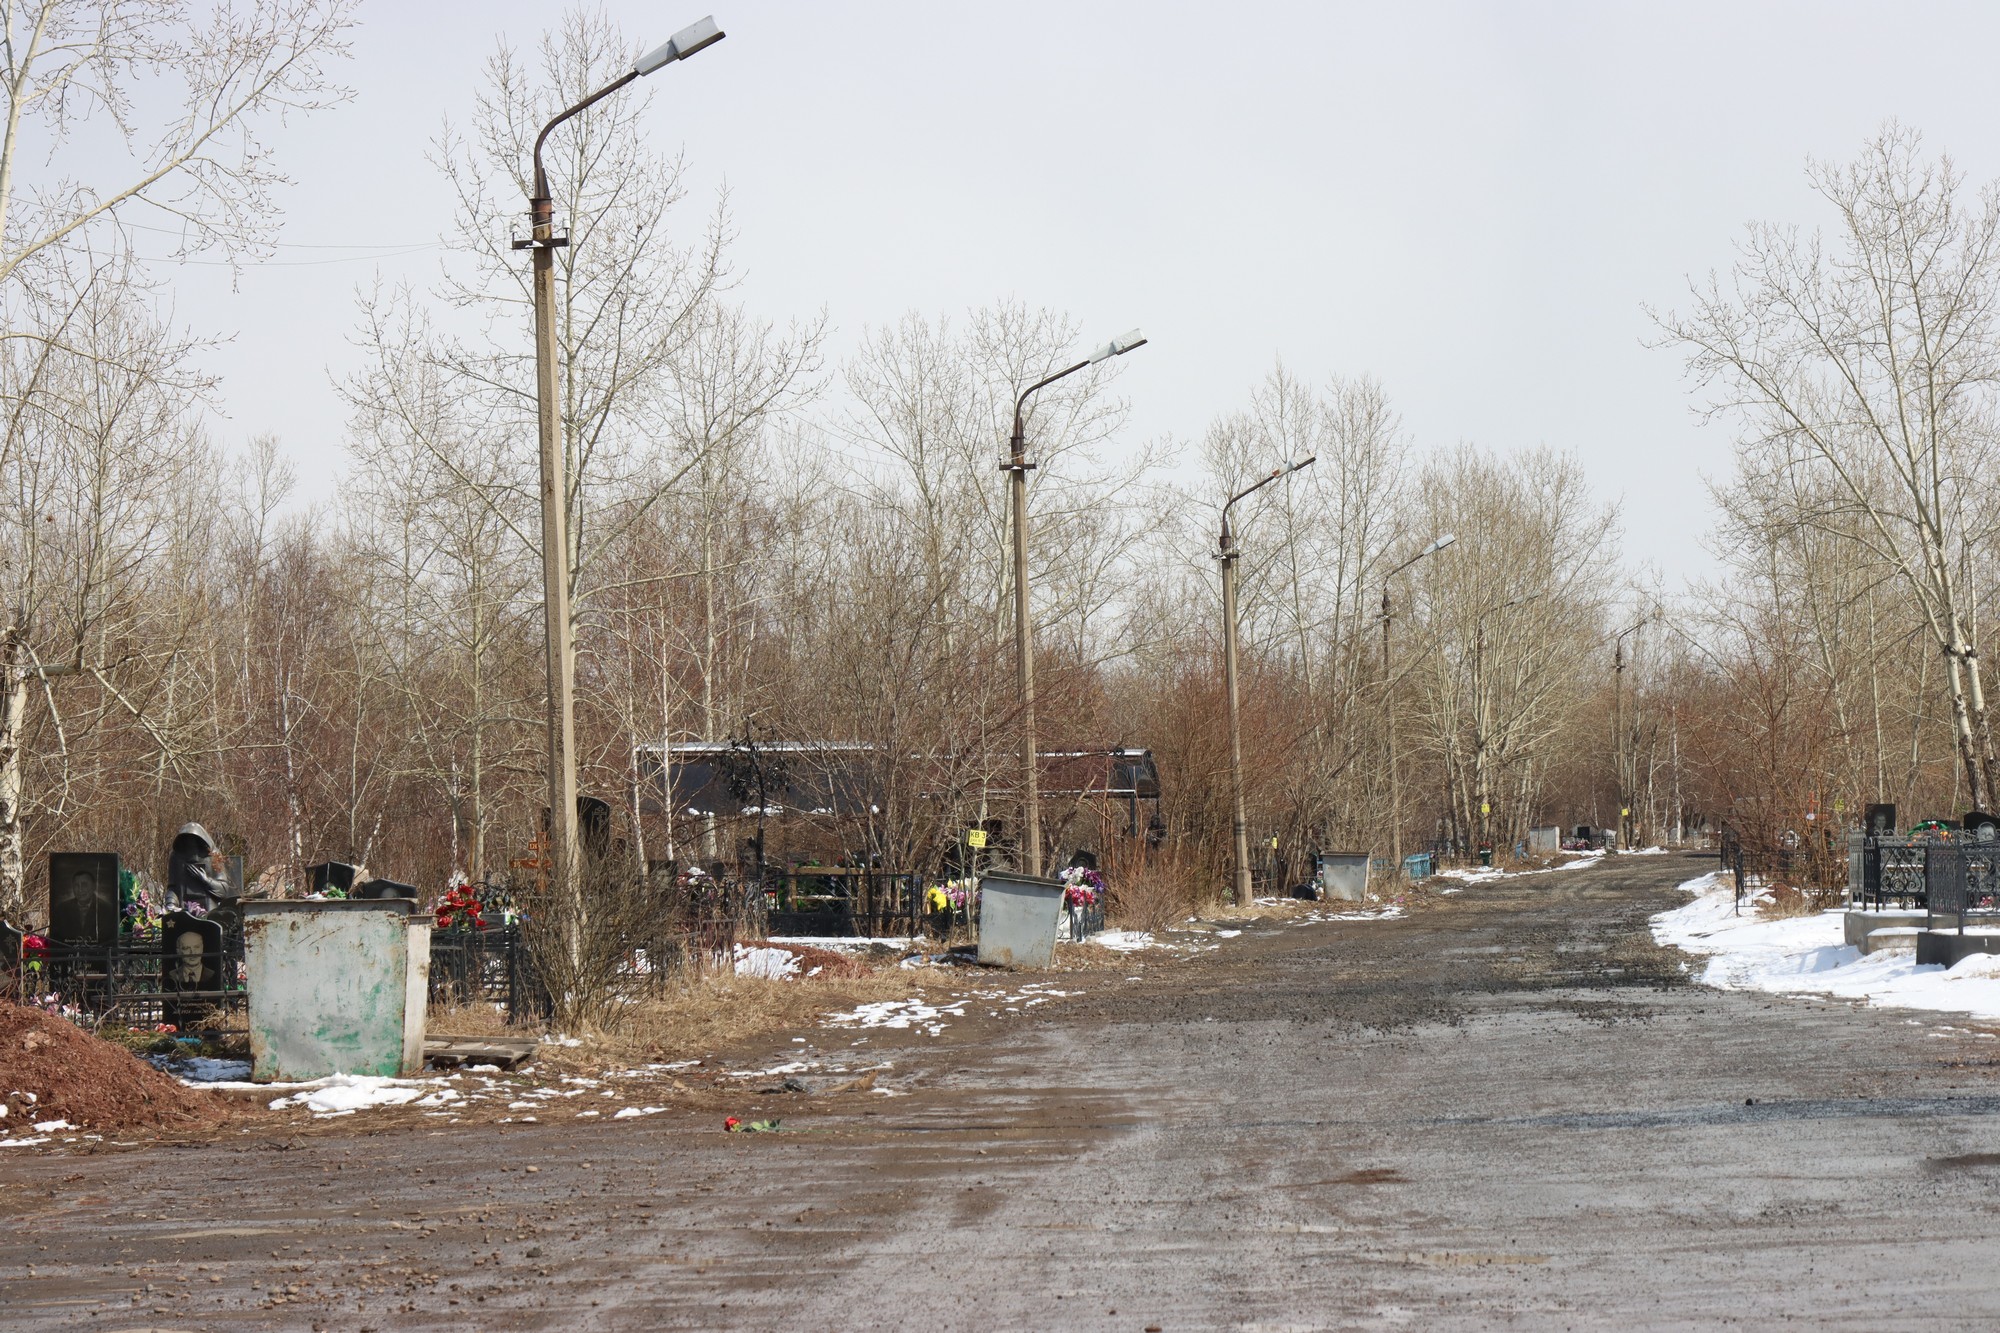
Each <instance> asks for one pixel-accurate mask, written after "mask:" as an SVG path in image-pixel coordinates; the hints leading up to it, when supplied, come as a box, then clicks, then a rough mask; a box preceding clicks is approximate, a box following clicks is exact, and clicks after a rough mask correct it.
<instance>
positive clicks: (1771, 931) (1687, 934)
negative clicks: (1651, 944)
mask: <svg viewBox="0 0 2000 1333" xmlns="http://www.w3.org/2000/svg"><path fill="white" fill-rule="evenodd" d="M1681 888H1682V889H1683V890H1685V891H1687V892H1689V893H1692V894H1694V895H1695V897H1694V900H1693V901H1692V902H1689V903H1688V904H1686V905H1685V906H1683V907H1676V908H1674V909H1673V910H1672V911H1667V912H1662V913H1660V914H1659V915H1658V916H1655V917H1654V918H1653V939H1654V940H1655V941H1656V942H1658V943H1660V944H1664V945H1669V946H1672V947H1674V948H1678V949H1682V950H1685V951H1686V952H1688V953H1693V954H1704V955H1707V957H1708V962H1707V963H1706V965H1705V966H1704V967H1703V968H1702V970H1701V972H1700V974H1699V975H1700V980H1701V981H1702V983H1703V984H1704V985H1709V986H1715V987H1717V988H1719V989H1722V990H1755V991H1764V992H1767V993H1769V994H1774V995H1784V994H1813V995H1836V996H1840V997H1841V998H1843V999H1850V1000H1862V1001H1865V1002H1867V1003H1869V1004H1875V1005H1882V1006H1885V1007H1889V1008H1897V1009H1938V1010H1945V1011H1949V1012H1954V1013H1963V1014H1970V1015H1972V1016H1973V1017H1975V1018H2000V955H1976V956H1974V957H1971V958H1967V959H1965V960H1964V961H1962V962H1960V963H1959V964H1958V965H1957V966H1955V967H1950V968H1946V967H1941V966H1936V965H1930V966H1925V967H1919V966H1917V961H1916V955H1915V954H1914V953H1912V952H1911V951H1909V950H1907V949H1901V950H1883V951H1881V952H1877V953H1872V954H1868V955H1866V956H1865V957H1864V956H1863V955H1862V953H1861V951H1860V950H1859V949H1856V948H1855V947H1853V946H1852V945H1850V944H1847V943H1846V942H1845V940H1844V938H1843V934H1844V932H1843V929H1842V914H1841V912H1839V911H1838V910H1834V911H1828V912H1819V913H1816V914H1814V915H1812V916H1795V917H1782V918H1779V919H1776V920H1766V919H1764V918H1761V917H1758V916H1756V915H1754V914H1753V912H1754V905H1753V903H1752V902H1750V901H1749V900H1746V901H1745V902H1744V904H1743V915H1742V916H1740V917H1739V916H1737V915H1736V914H1735V902H1736V896H1735V890H1734V888H1733V886H1732V883H1731V881H1730V879H1729V878H1728V877H1727V876H1725V875H1722V874H1720V873H1716V874H1709V875H1703V876H1702V877H1701V878H1699V879H1692V880H1689V881H1688V882H1687V883H1685V884H1683V885H1681Z"/></svg>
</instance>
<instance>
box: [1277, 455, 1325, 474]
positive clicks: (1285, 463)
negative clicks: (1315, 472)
mask: <svg viewBox="0 0 2000 1333" xmlns="http://www.w3.org/2000/svg"><path fill="white" fill-rule="evenodd" d="M1317 462H1319V455H1318V454H1314V455H1313V456H1312V457H1311V458H1301V459H1300V460H1299V461H1298V462H1296V463H1294V462H1293V461H1292V460H1291V459H1289V458H1287V459H1284V460H1282V461H1281V462H1280V463H1279V464H1278V471H1279V472H1297V471H1299V470H1300V469H1301V468H1309V467H1311V466H1312V465H1313V464H1314V463H1317Z"/></svg>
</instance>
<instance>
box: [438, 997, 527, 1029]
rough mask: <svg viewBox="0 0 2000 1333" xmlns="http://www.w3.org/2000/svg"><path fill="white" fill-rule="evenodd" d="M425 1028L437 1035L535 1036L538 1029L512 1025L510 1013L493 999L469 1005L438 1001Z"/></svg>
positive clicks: (477, 1001)
mask: <svg viewBox="0 0 2000 1333" xmlns="http://www.w3.org/2000/svg"><path fill="white" fill-rule="evenodd" d="M536 1030H537V1031H538V1030H539V1029H536ZM424 1031H425V1032H427V1033H429V1034H430V1035H431V1036H433V1037H524V1036H533V1035H534V1032H531V1031H529V1030H528V1029H527V1028H524V1027H517V1026H513V1025H510V1024H509V1023H508V1022H507V1016H506V1015H505V1014H503V1013H502V1012H501V1011H500V1008H499V1006H498V1005H495V1004H494V1003H492V1002H491V1001H490V1000H473V1001H471V1002H469V1003H465V1004H434V1005H432V1006H431V1007H430V1012H429V1013H428V1014H427V1015H426V1016H425V1018H424Z"/></svg>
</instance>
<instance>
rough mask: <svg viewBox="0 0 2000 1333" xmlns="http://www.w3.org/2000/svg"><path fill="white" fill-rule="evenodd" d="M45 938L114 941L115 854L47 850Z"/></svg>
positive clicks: (70, 941) (71, 941) (72, 941)
mask: <svg viewBox="0 0 2000 1333" xmlns="http://www.w3.org/2000/svg"><path fill="white" fill-rule="evenodd" d="M49 938H50V939H52V940H54V941H56V942H57V943H59V944H98V945H106V946H109V945H112V944H116V943H117V942H118V853H116V852H51V853H49Z"/></svg>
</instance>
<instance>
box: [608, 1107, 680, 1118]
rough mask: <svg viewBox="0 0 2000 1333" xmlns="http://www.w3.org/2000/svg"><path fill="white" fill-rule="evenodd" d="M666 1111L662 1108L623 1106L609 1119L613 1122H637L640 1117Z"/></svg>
mask: <svg viewBox="0 0 2000 1333" xmlns="http://www.w3.org/2000/svg"><path fill="white" fill-rule="evenodd" d="M666 1109H667V1108H666V1107H664V1106H625V1107H620V1108H619V1110H618V1113H617V1114H616V1115H614V1116H612V1117H611V1118H612V1119H613V1120H637V1119H638V1118H639V1117H640V1116H642V1115H658V1114H659V1113H660V1112H662V1111H664V1110H666Z"/></svg>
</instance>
